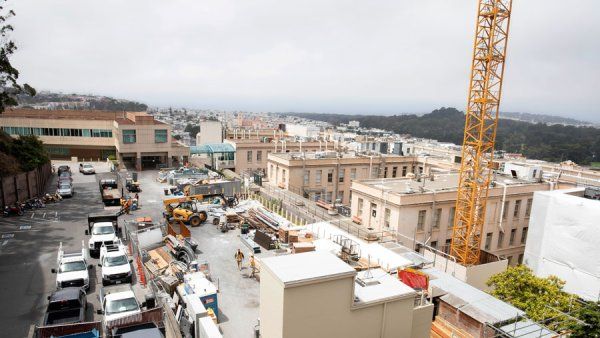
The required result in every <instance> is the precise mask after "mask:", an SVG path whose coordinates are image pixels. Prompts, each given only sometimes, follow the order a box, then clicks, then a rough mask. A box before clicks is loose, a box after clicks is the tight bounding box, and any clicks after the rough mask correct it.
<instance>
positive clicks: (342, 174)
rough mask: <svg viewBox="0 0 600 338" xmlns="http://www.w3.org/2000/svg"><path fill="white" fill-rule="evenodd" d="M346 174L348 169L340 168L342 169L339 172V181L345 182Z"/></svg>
mask: <svg viewBox="0 0 600 338" xmlns="http://www.w3.org/2000/svg"><path fill="white" fill-rule="evenodd" d="M345 174H346V169H340V171H339V172H338V181H339V182H340V183H343V182H344V175H345Z"/></svg>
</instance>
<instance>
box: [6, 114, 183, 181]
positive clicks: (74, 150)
mask: <svg viewBox="0 0 600 338" xmlns="http://www.w3.org/2000/svg"><path fill="white" fill-rule="evenodd" d="M0 127H2V129H3V130H4V131H5V132H7V133H8V134H10V135H12V136H18V135H36V136H38V137H39V138H40V140H41V141H42V142H44V145H45V147H46V149H47V150H48V152H49V154H50V156H51V157H52V158H63V159H67V158H72V157H77V158H79V159H81V160H85V159H90V160H97V159H100V160H104V159H106V158H107V157H108V156H110V155H113V156H115V157H116V158H117V159H118V160H119V161H120V162H121V163H123V164H126V165H129V166H131V167H135V168H136V170H142V169H155V168H157V167H158V166H171V165H172V164H173V163H175V162H180V163H181V162H185V161H187V158H188V156H189V148H187V147H185V146H183V145H181V144H179V143H177V142H176V141H174V140H173V139H172V138H171V127H170V126H169V125H167V124H164V123H162V122H159V121H157V120H155V119H154V118H153V117H152V116H150V115H148V114H146V113H144V112H106V111H84V110H34V109H8V110H7V111H5V112H4V113H3V114H2V115H0Z"/></svg>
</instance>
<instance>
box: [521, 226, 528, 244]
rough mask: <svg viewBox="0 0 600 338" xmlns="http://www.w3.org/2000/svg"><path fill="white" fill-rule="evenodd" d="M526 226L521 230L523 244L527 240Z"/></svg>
mask: <svg viewBox="0 0 600 338" xmlns="http://www.w3.org/2000/svg"><path fill="white" fill-rule="evenodd" d="M527 230H528V229H527V228H523V232H521V244H525V241H527Z"/></svg>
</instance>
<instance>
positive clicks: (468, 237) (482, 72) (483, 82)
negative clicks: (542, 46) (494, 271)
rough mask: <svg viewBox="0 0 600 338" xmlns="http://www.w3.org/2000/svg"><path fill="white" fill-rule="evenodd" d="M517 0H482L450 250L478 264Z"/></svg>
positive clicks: (461, 259) (468, 263)
mask: <svg viewBox="0 0 600 338" xmlns="http://www.w3.org/2000/svg"><path fill="white" fill-rule="evenodd" d="M511 10H512V0H479V6H478V14H477V26H476V31H475V42H474V46H473V60H472V64H471V81H470V88H469V97H468V105H467V112H466V117H465V133H464V139H463V147H462V159H461V168H460V178H459V183H458V197H457V199H456V212H455V217H454V227H453V229H452V243H451V246H450V254H451V255H453V256H454V257H456V259H457V261H458V262H459V263H461V264H463V265H465V266H471V265H475V264H478V263H479V261H480V255H481V232H482V229H483V224H484V222H485V211H486V202H487V197H488V188H489V186H490V182H491V179H492V168H493V155H494V146H495V139H496V129H497V126H498V111H499V107H500V98H501V93H502V80H503V77H504V62H505V59H506V46H507V41H508V31H509V26H510V14H511Z"/></svg>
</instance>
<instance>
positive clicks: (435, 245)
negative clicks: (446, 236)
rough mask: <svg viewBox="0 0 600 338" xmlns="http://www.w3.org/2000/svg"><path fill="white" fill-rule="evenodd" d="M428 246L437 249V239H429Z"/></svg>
mask: <svg viewBox="0 0 600 338" xmlns="http://www.w3.org/2000/svg"><path fill="white" fill-rule="evenodd" d="M430 247H432V248H434V249H437V241H431V245H430Z"/></svg>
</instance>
